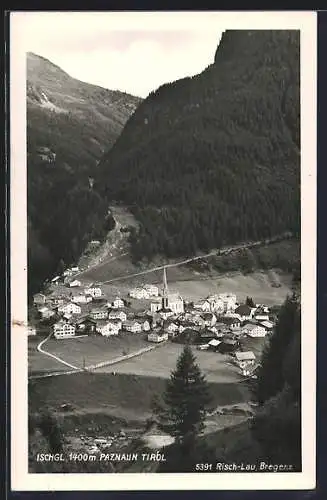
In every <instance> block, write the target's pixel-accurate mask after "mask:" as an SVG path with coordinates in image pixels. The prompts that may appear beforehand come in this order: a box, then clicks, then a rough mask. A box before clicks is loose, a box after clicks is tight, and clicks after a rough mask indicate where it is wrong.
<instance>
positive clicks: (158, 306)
mask: <svg viewBox="0 0 327 500" xmlns="http://www.w3.org/2000/svg"><path fill="white" fill-rule="evenodd" d="M151 312H159V314H160V316H161V317H162V318H163V319H167V318H169V317H170V316H173V315H178V314H181V313H183V312H184V301H183V299H182V297H180V296H179V295H178V294H177V293H170V292H169V290H168V284H167V274H166V268H165V267H164V270H163V289H162V296H161V297H160V299H159V298H158V299H157V301H156V302H154V303H152V304H151Z"/></svg>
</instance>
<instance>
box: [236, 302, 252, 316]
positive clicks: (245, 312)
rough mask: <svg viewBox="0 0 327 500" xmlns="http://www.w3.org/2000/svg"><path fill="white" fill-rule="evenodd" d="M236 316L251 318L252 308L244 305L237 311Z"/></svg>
mask: <svg viewBox="0 0 327 500" xmlns="http://www.w3.org/2000/svg"><path fill="white" fill-rule="evenodd" d="M235 313H236V314H240V315H241V316H249V314H251V307H249V306H247V305H246V304H242V305H241V306H238V307H237V308H236V309H235Z"/></svg>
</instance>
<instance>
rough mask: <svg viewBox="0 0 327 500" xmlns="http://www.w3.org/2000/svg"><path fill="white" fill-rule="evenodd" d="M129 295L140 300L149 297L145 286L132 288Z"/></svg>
mask: <svg viewBox="0 0 327 500" xmlns="http://www.w3.org/2000/svg"><path fill="white" fill-rule="evenodd" d="M129 296H130V297H132V298H133V299H138V300H141V299H148V298H149V293H148V292H147V291H146V290H145V289H144V288H141V287H138V288H133V289H132V290H130V292H129Z"/></svg>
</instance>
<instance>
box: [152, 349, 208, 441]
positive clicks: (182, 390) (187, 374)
mask: <svg viewBox="0 0 327 500" xmlns="http://www.w3.org/2000/svg"><path fill="white" fill-rule="evenodd" d="M195 361H196V358H195V356H194V355H193V353H192V350H191V348H190V346H189V345H185V347H184V349H183V351H182V353H181V355H180V357H179V358H178V360H177V366H176V369H175V370H174V371H173V372H172V373H171V377H170V380H169V381H168V383H167V386H166V391H165V394H164V397H163V401H164V405H160V404H158V403H157V404H156V406H155V408H154V410H155V413H156V414H157V416H158V417H159V425H160V426H161V427H162V428H163V429H165V430H166V431H168V432H169V433H170V434H171V435H172V436H174V437H175V438H176V442H177V443H180V444H184V445H190V444H191V443H192V442H194V438H195V437H196V435H198V434H199V433H200V432H201V431H202V430H203V428H204V419H205V415H206V407H207V406H208V404H209V403H210V399H211V398H210V395H209V390H208V385H207V382H206V380H205V377H204V375H203V374H202V373H201V371H200V368H199V367H198V365H197V364H196V362H195Z"/></svg>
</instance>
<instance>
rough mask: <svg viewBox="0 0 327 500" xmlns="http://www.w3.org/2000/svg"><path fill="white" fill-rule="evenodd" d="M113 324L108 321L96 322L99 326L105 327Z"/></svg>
mask: <svg viewBox="0 0 327 500" xmlns="http://www.w3.org/2000/svg"><path fill="white" fill-rule="evenodd" d="M109 323H111V321H108V320H107V319H98V320H97V322H96V325H97V326H105V325H108V324H109Z"/></svg>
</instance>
